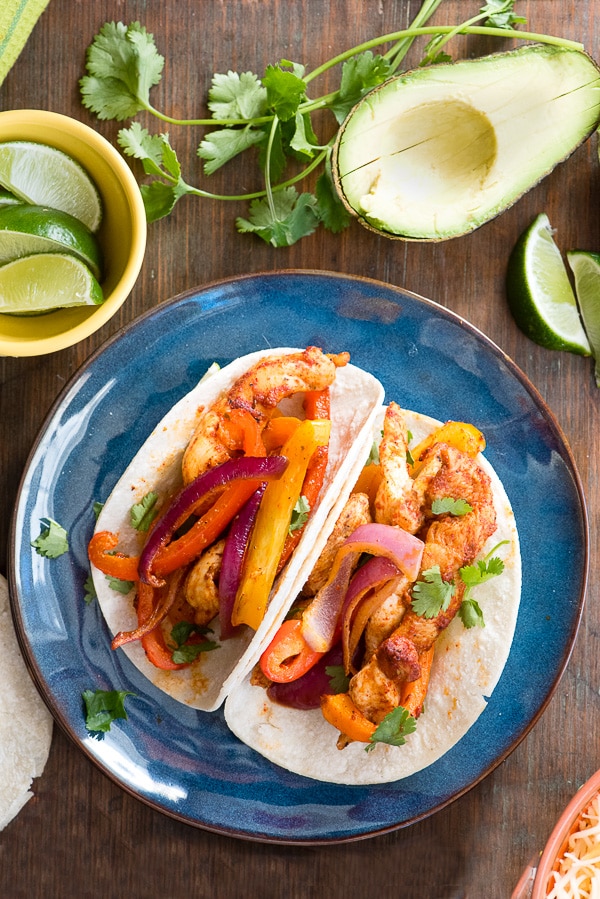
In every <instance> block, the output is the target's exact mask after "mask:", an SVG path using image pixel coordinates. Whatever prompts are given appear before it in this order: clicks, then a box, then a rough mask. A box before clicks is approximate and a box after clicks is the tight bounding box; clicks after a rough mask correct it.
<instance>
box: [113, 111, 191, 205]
mask: <svg viewBox="0 0 600 899" xmlns="http://www.w3.org/2000/svg"><path fill="white" fill-rule="evenodd" d="M118 143H119V144H120V146H121V147H122V149H123V152H124V153H125V155H126V156H133V157H135V158H136V159H140V160H141V161H142V165H143V167H144V171H145V173H146V174H147V175H156V176H158V177H160V178H164V179H165V180H166V181H167V182H170V183H165V182H164V181H152V182H151V183H150V184H142V185H141V187H140V191H141V194H142V199H143V201H144V208H145V210H146V218H147V220H148V221H149V222H155V221H156V220H157V219H160V218H163V217H164V216H166V215H169V213H170V212H171V211H172V210H173V207H174V205H175V203H176V202H177V200H179V199H180V197H182V196H184V195H185V194H186V193H193V192H194V189H193V188H192V187H190V186H189V185H188V184H186V183H185V181H184V180H183V179H182V177H181V167H180V165H179V161H178V159H177V155H176V153H175V151H174V150H173V148H172V147H171V144H170V143H169V135H168V134H154V135H152V134H149V132H148V131H147V130H146V129H145V128H142V126H141V125H140V124H139V123H138V122H133V124H132V125H131V127H130V128H122V129H121V130H120V131H119V136H118Z"/></svg>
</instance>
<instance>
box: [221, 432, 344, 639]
mask: <svg viewBox="0 0 600 899" xmlns="http://www.w3.org/2000/svg"><path fill="white" fill-rule="evenodd" d="M330 432H331V422H330V421H310V420H309V419H306V421H303V422H302V424H301V425H300V426H299V427H298V428H297V429H296V430H295V431H294V433H293V434H292V436H291V437H290V439H289V440H288V441H287V443H285V444H284V446H283V448H282V450H281V455H282V456H284V457H285V458H286V459H288V467H287V468H286V470H285V471H284V473H283V474H282V476H281V477H280V478H279V480H277V481H270V482H269V484H268V485H267V489H266V490H265V493H264V496H263V499H262V502H261V505H260V509H259V511H258V515H257V517H256V524H255V526H254V530H253V532H252V537H251V539H250V542H249V544H248V550H247V554H246V563H245V568H244V573H243V575H242V580H241V583H240V587H239V590H238V594H237V597H236V601H235V605H234V608H233V612H232V615H231V623H232V624H233V625H234V627H235V626H237V625H238V624H247V625H249V626H250V627H251V628H253V629H254V630H256V629H257V628H258V626H259V625H260V623H261V621H262V619H263V617H264V614H265V611H266V608H267V604H268V601H269V594H270V592H271V588H272V586H273V582H274V580H275V576H276V573H277V565H278V562H279V557H280V556H281V552H282V550H283V546H284V544H285V538H286V536H287V533H288V528H289V524H290V521H291V518H292V512H293V510H294V506H295V505H296V503H297V501H298V499H299V497H300V493H301V490H302V484H303V482H304V477H305V475H306V469H307V468H308V464H309V462H310V459H311V457H312V454H313V453H314V451H315V449H316V448H317V447H318V446H322V445H325V444H326V443H327V442H328V441H329V435H330Z"/></svg>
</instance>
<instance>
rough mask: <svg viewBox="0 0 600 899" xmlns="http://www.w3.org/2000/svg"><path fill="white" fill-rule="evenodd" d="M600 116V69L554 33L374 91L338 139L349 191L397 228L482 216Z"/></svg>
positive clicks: (467, 223)
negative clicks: (543, 40) (546, 40)
mask: <svg viewBox="0 0 600 899" xmlns="http://www.w3.org/2000/svg"><path fill="white" fill-rule="evenodd" d="M599 122H600V70H599V69H598V67H597V66H596V64H595V63H594V62H593V60H592V59H591V58H590V57H589V56H587V55H586V54H585V53H583V52H579V51H577V50H570V49H565V48H562V47H554V46H546V45H537V44H534V45H528V46H525V47H521V48H519V49H518V50H512V51H508V52H506V53H498V54H495V55H493V56H486V57H482V58H479V59H469V60H464V61H462V62H457V63H450V64H443V65H435V66H431V67H429V68H422V69H417V70H415V71H412V72H408V73H405V74H404V75H400V76H397V77H396V78H393V79H391V80H390V81H387V82H385V83H384V84H382V85H381V86H380V87H379V88H376V89H375V90H373V91H371V93H369V94H368V95H367V96H366V97H365V98H363V100H361V101H360V103H359V104H358V105H357V106H356V107H355V108H354V110H353V111H352V112H351V113H350V114H349V116H348V118H347V119H346V121H345V123H344V125H343V126H342V129H341V131H340V135H339V137H338V141H337V144H336V148H335V151H334V159H333V172H334V179H335V181H336V185H337V188H338V191H339V193H340V196H341V197H342V199H343V201H344V203H345V205H346V206H347V207H348V208H349V210H350V211H351V212H352V213H353V214H354V215H357V216H358V217H359V218H360V219H361V220H362V221H363V223H364V224H366V225H367V226H370V227H372V228H374V229H375V230H378V231H381V232H383V233H385V234H388V236H395V237H404V238H405V239H415V240H442V239H446V238H450V237H457V236H460V235H462V234H466V233H468V232H469V231H472V230H474V229H475V228H478V227H479V226H480V225H482V224H483V223H484V222H487V221H489V220H490V219H491V218H494V217H495V216H496V215H498V214H499V213H500V212H502V211H503V210H504V209H506V208H508V207H509V206H510V205H512V203H514V201H515V200H516V199H518V197H520V196H521V195H522V194H524V193H525V192H526V191H527V190H529V189H530V188H531V187H533V186H534V184H536V183H537V182H538V181H540V180H541V179H542V178H543V177H544V176H545V175H547V174H548V173H549V172H550V171H552V169H553V168H554V167H555V166H556V165H557V164H558V163H559V162H561V161H562V160H563V159H566V158H567V157H568V156H569V155H570V154H571V153H572V152H573V151H574V150H575V149H576V148H577V147H578V146H579V145H580V144H581V143H582V142H583V141H584V140H585V139H586V138H587V137H588V136H589V135H590V134H591V133H592V131H593V130H594V129H595V128H596V127H597V126H598V124H599Z"/></svg>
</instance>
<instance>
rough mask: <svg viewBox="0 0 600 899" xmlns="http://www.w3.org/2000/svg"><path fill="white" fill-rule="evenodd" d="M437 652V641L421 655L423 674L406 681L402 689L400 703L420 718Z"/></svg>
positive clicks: (420, 662) (411, 713)
mask: <svg viewBox="0 0 600 899" xmlns="http://www.w3.org/2000/svg"><path fill="white" fill-rule="evenodd" d="M434 652H435V643H433V644H432V645H431V646H430V647H429V649H426V650H425V651H424V652H422V653H420V655H419V664H420V666H421V674H420V675H419V677H418V678H417V679H416V680H414V681H405V683H404V684H403V685H402V690H401V691H400V705H401V706H403V708H405V709H406V711H407V712H408V713H409V714H410V715H412V717H413V718H418V717H419V715H420V714H421V712H422V711H423V703H424V702H425V697H426V696H427V690H428V687H429V679H430V677H431V666H432V663H433V656H434Z"/></svg>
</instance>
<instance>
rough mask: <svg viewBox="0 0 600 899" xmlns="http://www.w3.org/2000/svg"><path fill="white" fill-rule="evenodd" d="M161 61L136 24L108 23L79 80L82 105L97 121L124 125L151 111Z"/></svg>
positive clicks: (91, 51) (143, 31)
mask: <svg viewBox="0 0 600 899" xmlns="http://www.w3.org/2000/svg"><path fill="white" fill-rule="evenodd" d="M163 66H164V58H163V57H162V56H161V55H160V53H158V51H157V49H156V46H155V44H154V37H153V36H152V35H151V34H148V32H147V31H146V29H145V28H144V27H143V26H142V25H140V23H139V22H133V23H132V24H131V25H124V24H123V22H116V23H115V22H107V23H106V24H105V25H104V26H103V27H102V28H101V29H100V32H99V33H98V34H97V35H96V37H95V38H94V40H93V42H92V44H91V45H90V47H89V48H88V52H87V62H86V68H87V72H88V74H87V75H85V76H84V77H83V78H82V79H81V80H80V87H81V96H82V102H83V105H84V106H86V107H87V108H88V109H90V110H91V111H92V112H94V113H95V114H96V115H97V116H98V118H99V119H116V120H117V121H123V120H124V119H127V118H132V117H133V116H135V115H137V113H138V112H140V111H141V110H143V109H151V106H150V99H149V98H150V88H151V87H153V86H154V85H155V84H158V82H159V81H160V79H161V75H162V70H163Z"/></svg>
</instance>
